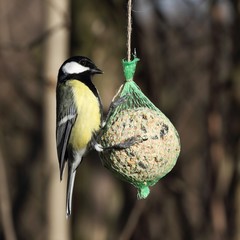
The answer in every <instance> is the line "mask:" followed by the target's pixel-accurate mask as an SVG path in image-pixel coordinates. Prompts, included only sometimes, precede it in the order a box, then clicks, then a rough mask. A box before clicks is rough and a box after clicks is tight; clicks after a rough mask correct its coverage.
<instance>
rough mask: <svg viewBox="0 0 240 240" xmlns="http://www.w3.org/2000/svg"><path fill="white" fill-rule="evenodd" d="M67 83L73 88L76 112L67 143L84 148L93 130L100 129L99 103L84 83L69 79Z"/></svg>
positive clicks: (76, 148) (75, 147)
mask: <svg viewBox="0 0 240 240" xmlns="http://www.w3.org/2000/svg"><path fill="white" fill-rule="evenodd" d="M67 84H69V85H70V86H71V87H72V89H73V96H74V99H75V104H76V107H77V113H78V116H77V119H76V122H75V125H74V127H73V128H72V132H71V136H70V139H69V143H70V144H71V145H72V147H73V149H75V150H80V149H83V148H85V147H86V146H87V144H88V143H89V142H90V140H91V138H92V134H93V132H96V131H98V130H99V129H100V123H101V112H100V105H99V101H98V99H97V97H96V96H95V95H94V94H93V92H92V91H91V90H90V89H89V88H88V87H87V86H86V85H85V84H84V83H82V82H80V81H77V80H70V81H68V83H67Z"/></svg>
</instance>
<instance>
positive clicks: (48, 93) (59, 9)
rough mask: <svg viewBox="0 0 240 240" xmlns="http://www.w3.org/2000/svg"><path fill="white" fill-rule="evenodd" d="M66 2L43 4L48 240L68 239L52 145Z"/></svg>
mask: <svg viewBox="0 0 240 240" xmlns="http://www.w3.org/2000/svg"><path fill="white" fill-rule="evenodd" d="M68 5H69V3H68V0H62V1H59V0H48V1H45V12H46V17H45V19H46V20H45V26H46V30H47V31H49V32H50V33H51V34H49V36H48V38H47V39H46V43H45V53H44V73H45V74H46V75H45V80H46V87H45V91H44V93H45V133H44V142H45V157H46V160H47V171H48V176H49V181H48V186H47V187H48V191H47V192H48V194H47V201H48V202H47V205H48V207H47V220H48V239H50V240H61V239H62V240H67V239H69V221H67V220H66V217H65V216H66V211H65V210H66V209H65V189H66V181H65V180H64V181H63V183H61V184H60V180H59V179H60V178H59V169H58V162H57V155H56V144H55V141H56V140H55V127H56V126H55V122H56V115H55V112H56V97H55V96H56V93H55V86H56V81H57V73H58V69H59V66H60V65H61V63H62V62H63V61H64V60H65V59H66V57H67V54H68V43H69V39H68V38H69V33H68V29H67V27H66V25H67V20H68V18H67V17H68V13H69V11H68Z"/></svg>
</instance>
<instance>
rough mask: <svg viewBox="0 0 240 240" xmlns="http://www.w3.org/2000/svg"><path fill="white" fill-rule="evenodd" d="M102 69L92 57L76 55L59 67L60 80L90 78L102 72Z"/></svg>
mask: <svg viewBox="0 0 240 240" xmlns="http://www.w3.org/2000/svg"><path fill="white" fill-rule="evenodd" d="M102 73H103V72H102V70H100V69H99V68H97V67H96V65H95V64H94V63H93V62H92V60H91V59H89V58H87V57H83V56H75V57H71V58H69V59H67V60H66V61H65V62H64V63H63V64H62V66H61V67H60V69H59V72H58V81H59V82H62V81H66V80H68V79H73V78H76V79H78V78H80V79H81V78H83V77H84V78H89V79H90V77H91V76H92V75H94V74H102Z"/></svg>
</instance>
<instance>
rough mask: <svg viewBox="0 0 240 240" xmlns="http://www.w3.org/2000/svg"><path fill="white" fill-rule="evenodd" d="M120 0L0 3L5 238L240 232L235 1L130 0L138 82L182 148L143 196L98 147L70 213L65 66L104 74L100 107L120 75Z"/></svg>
mask: <svg viewBox="0 0 240 240" xmlns="http://www.w3.org/2000/svg"><path fill="white" fill-rule="evenodd" d="M126 8H127V1H126V0H125V1H124V0H102V1H98V0H82V1H77V0H45V1H42V0H21V1H18V0H1V1H0V31H1V34H0V79H1V80H0V81H1V85H0V239H3V240H5V239H6V240H16V239H18V240H29V239H36V240H42V239H49V240H62V239H64V240H70V239H73V240H76V239H79V240H112V239H113V240H115V239H120V240H128V239H129V240H130V239H131V240H161V239H168V240H186V239H189V240H240V139H239V136H240V1H239V0H151V1H149V0H134V1H133V11H132V15H133V35H132V37H133V39H132V47H133V48H136V50H137V55H138V57H139V58H140V59H141V61H140V62H139V64H138V67H137V72H136V75H135V81H136V82H137V84H138V85H139V86H140V87H141V89H142V91H143V92H144V93H145V94H146V95H147V96H148V97H149V98H150V99H151V100H152V101H153V102H154V104H155V105H157V106H158V107H159V108H160V110H161V111H162V112H164V113H165V114H166V115H167V116H168V117H169V118H170V120H171V121H172V123H173V124H174V125H175V127H176V129H177V130H178V132H179V135H180V138H181V145H182V150H181V154H180V157H179V159H178V162H177V164H176V166H175V168H174V169H173V170H172V172H170V173H169V174H168V175H167V176H166V177H164V178H163V179H162V180H160V181H159V183H158V184H156V185H155V186H154V187H152V188H151V194H150V196H149V197H148V198H147V199H146V200H137V199H136V189H134V187H133V186H131V185H130V184H128V183H125V182H121V181H120V180H118V179H116V178H115V177H114V176H113V175H112V174H111V173H110V172H108V170H106V169H105V168H104V167H103V166H102V164H101V161H100V159H99V157H98V156H97V154H95V153H91V154H89V155H88V157H86V158H85V159H84V161H83V162H82V164H81V166H80V167H79V168H78V172H77V178H76V184H75V188H74V196H73V213H72V216H71V218H70V219H66V217H65V183H64V181H63V182H61V183H60V181H59V172H58V162H57V158H56V145H55V85H56V78H57V72H58V68H59V67H60V65H61V63H62V62H63V61H64V60H65V59H66V58H68V57H69V56H72V55H85V56H88V57H90V58H91V59H92V60H93V61H94V62H95V63H96V65H97V66H98V67H99V68H100V69H102V70H103V71H104V74H103V75H102V76H96V77H95V79H94V83H95V84H96V86H97V88H98V89H99V92H100V95H101V98H102V101H103V105H104V111H105V113H106V112H107V109H108V107H109V104H110V102H111V99H112V97H113V96H114V94H115V93H116V91H117V90H118V88H119V86H120V85H121V84H122V83H123V81H124V78H123V73H122V66H121V59H123V58H126V52H127V50H126V39H127V37H126V26H127V9H126Z"/></svg>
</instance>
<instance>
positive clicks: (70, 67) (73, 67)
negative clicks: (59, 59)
mask: <svg viewBox="0 0 240 240" xmlns="http://www.w3.org/2000/svg"><path fill="white" fill-rule="evenodd" d="M89 69H90V68H89V67H84V66H82V65H81V64H79V63H76V62H69V63H66V64H65V65H64V66H63V67H62V70H63V72H64V73H66V74H79V73H82V72H85V71H87V70H89Z"/></svg>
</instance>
